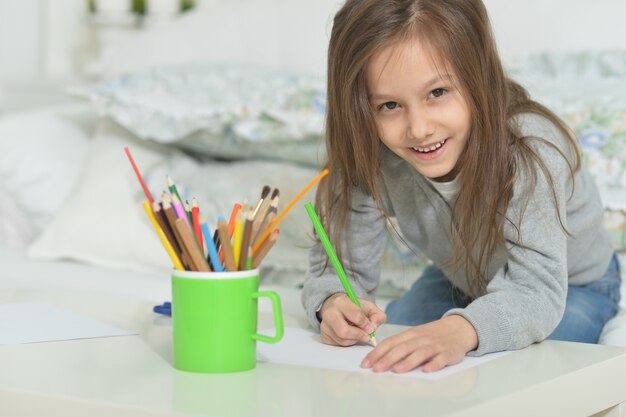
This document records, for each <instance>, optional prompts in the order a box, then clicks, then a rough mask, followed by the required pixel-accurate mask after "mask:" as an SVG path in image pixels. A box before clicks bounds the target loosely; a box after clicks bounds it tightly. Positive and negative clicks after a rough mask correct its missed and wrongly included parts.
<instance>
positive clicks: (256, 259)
mask: <svg viewBox="0 0 626 417" xmlns="http://www.w3.org/2000/svg"><path fill="white" fill-rule="evenodd" d="M279 234H280V230H278V229H274V232H273V233H272V234H270V237H269V238H267V239H266V240H265V242H264V243H263V244H262V245H261V247H260V248H259V250H258V251H256V252H255V253H254V255H253V256H252V269H256V268H258V267H259V265H260V264H261V261H262V260H263V258H265V256H266V255H267V254H268V252H269V251H270V249H272V247H273V246H274V243H276V240H277V239H278V235H279Z"/></svg>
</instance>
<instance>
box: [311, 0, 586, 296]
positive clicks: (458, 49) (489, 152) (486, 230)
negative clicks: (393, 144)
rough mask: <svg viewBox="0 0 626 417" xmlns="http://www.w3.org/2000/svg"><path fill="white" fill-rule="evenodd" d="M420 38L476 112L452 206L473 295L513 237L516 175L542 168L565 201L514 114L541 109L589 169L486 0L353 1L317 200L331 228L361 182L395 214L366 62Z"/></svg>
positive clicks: (457, 247) (337, 41)
mask: <svg viewBox="0 0 626 417" xmlns="http://www.w3.org/2000/svg"><path fill="white" fill-rule="evenodd" d="M411 36H419V37H420V39H421V40H422V41H424V42H426V43H427V44H428V45H429V46H430V50H431V51H435V53H436V54H437V55H438V57H439V58H440V61H441V62H443V63H444V65H446V67H447V68H448V69H450V70H452V72H453V73H454V74H455V75H456V80H457V82H458V84H459V88H460V91H462V94H463V96H464V99H465V100H466V102H467V105H468V107H469V109H470V114H471V116H470V117H471V119H470V120H471V133H470V137H469V139H468V143H467V148H466V150H465V152H464V153H463V157H462V158H461V159H460V160H459V164H460V166H459V168H460V170H461V171H462V172H463V175H462V176H461V180H460V181H461V183H460V190H459V194H458V196H457V199H456V202H455V204H454V206H453V207H452V224H451V225H450V226H451V228H452V231H453V233H452V236H453V247H452V258H451V259H450V264H451V265H452V266H453V268H454V269H455V270H456V269H460V268H462V269H463V270H464V272H465V276H466V277H467V279H468V286H469V288H470V292H471V295H473V296H477V295H479V294H480V293H481V292H482V291H483V290H484V286H485V277H484V271H486V267H487V265H488V264H489V261H490V260H491V257H492V256H493V254H494V252H495V250H496V249H497V247H498V245H500V244H501V243H503V242H504V236H503V226H504V223H505V221H507V219H506V212H507V209H508V207H509V202H510V200H511V198H512V196H513V186H514V183H515V179H516V176H517V175H518V174H519V173H520V172H521V171H522V170H525V171H527V172H528V174H529V177H530V180H529V184H527V186H528V187H530V188H532V187H533V186H534V183H535V182H536V175H537V174H536V168H537V167H539V169H540V170H541V171H542V173H543V174H544V176H545V177H546V178H548V181H550V182H551V183H552V194H553V198H554V202H555V204H557V203H558V202H557V195H556V192H555V191H554V185H553V181H552V178H551V176H550V173H549V170H548V169H547V167H546V166H545V164H544V162H543V161H542V159H541V157H540V156H539V155H537V154H536V152H535V151H534V150H533V147H531V146H530V143H529V142H530V141H529V140H528V138H525V137H523V136H521V135H520V134H519V133H518V131H517V129H516V128H515V126H513V125H512V123H511V118H512V117H513V116H515V115H517V114H520V113H524V112H531V113H536V114H539V115H542V116H544V117H546V118H548V119H549V120H551V121H552V122H553V123H554V124H555V125H556V126H557V127H558V128H559V129H560V130H562V131H563V133H564V134H565V135H566V137H567V138H568V140H569V141H570V142H571V145H572V148H573V149H574V153H575V161H574V162H573V163H571V164H570V165H569V166H570V170H571V174H572V176H573V175H574V172H575V171H576V170H578V169H579V167H580V156H579V153H578V152H579V151H578V147H577V146H576V140H575V138H574V136H573V134H572V133H571V131H570V130H569V129H568V128H567V126H565V124H564V123H563V122H562V121H561V120H560V119H559V118H558V117H557V116H556V115H555V114H554V113H553V112H551V111H550V110H549V109H547V108H546V107H544V106H542V105H540V104H539V103H536V102H534V101H532V100H531V99H530V98H529V95H528V93H527V92H526V90H525V89H524V88H523V87H521V86H520V85H519V84H517V83H516V82H514V81H513V80H511V79H509V78H508V77H507V76H506V74H505V71H504V69H503V67H502V63H501V61H500V58H499V56H498V52H497V49H496V44H495V41H494V38H493V34H492V31H491V25H490V23H489V18H488V15H487V11H486V9H485V7H484V5H483V3H482V1H480V0H347V1H346V3H345V5H344V6H343V7H342V8H341V9H340V10H339V12H337V14H336V15H335V19H334V24H333V29H332V33H331V38H330V44H329V50H328V74H327V78H328V80H327V82H328V86H327V87H328V91H327V97H328V98H327V117H326V137H325V141H326V149H327V154H328V159H327V162H326V167H327V168H328V169H329V170H330V174H329V176H328V178H327V179H326V180H325V181H323V182H322V183H321V184H320V186H319V188H318V191H317V198H316V206H317V210H318V212H319V213H320V214H321V218H322V221H323V223H324V225H325V227H326V228H327V230H328V226H329V223H330V219H331V217H332V223H333V227H332V228H331V230H332V239H333V240H334V241H335V242H339V241H341V239H342V235H343V232H344V229H345V225H346V224H347V222H348V221H349V213H350V199H351V190H352V189H353V187H358V188H360V189H361V190H362V191H363V192H365V193H366V194H368V195H371V196H372V197H373V198H374V200H375V201H376V202H377V204H378V206H379V207H380V208H381V210H383V213H385V212H384V207H383V203H382V198H381V189H380V187H381V182H380V180H381V178H380V155H381V149H382V146H384V145H382V142H381V141H380V139H379V138H378V133H377V130H376V122H375V119H374V113H373V111H372V109H371V105H370V103H369V100H368V95H367V88H366V68H367V65H368V63H369V61H370V59H371V57H372V56H373V55H374V54H375V53H377V52H378V51H380V50H381V49H382V48H385V47H387V46H389V45H391V44H393V43H394V42H398V41H400V40H406V39H408V38H410V37H411ZM547 143H549V142H547ZM557 150H558V149H557ZM561 154H563V152H561ZM563 157H564V158H565V155H563ZM566 159H567V158H566ZM568 163H569V162H568ZM558 216H559V221H560V222H561V226H562V227H563V229H564V230H565V227H564V225H563V221H562V219H561V214H560V213H558ZM518 226H519V225H514V227H516V228H517V227H518ZM518 232H519V229H518ZM471 248H474V249H471ZM475 248H478V250H476V249H475ZM348 256H349V254H348Z"/></svg>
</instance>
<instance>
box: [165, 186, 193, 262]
mask: <svg viewBox="0 0 626 417" xmlns="http://www.w3.org/2000/svg"><path fill="white" fill-rule="evenodd" d="M161 204H163V212H164V213H165V219H166V220H167V222H168V224H169V225H170V228H171V229H172V233H173V234H174V238H175V240H176V242H177V243H178V247H179V248H180V259H181V261H182V262H183V265H185V269H192V265H191V262H190V260H189V257H188V255H187V253H185V248H184V247H183V243H182V242H183V239H182V238H181V236H180V234H179V233H178V229H176V214H175V213H174V209H173V208H172V198H171V197H170V195H169V194H167V193H163V196H162V199H161Z"/></svg>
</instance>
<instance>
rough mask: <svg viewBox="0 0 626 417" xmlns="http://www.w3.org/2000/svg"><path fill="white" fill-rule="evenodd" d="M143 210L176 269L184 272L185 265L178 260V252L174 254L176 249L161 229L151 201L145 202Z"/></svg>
mask: <svg viewBox="0 0 626 417" xmlns="http://www.w3.org/2000/svg"><path fill="white" fill-rule="evenodd" d="M143 209H144V210H145V212H146V214H147V215H148V218H149V219H150V223H152V226H154V230H156V232H157V235H158V236H159V239H160V240H161V243H162V244H163V246H164V247H165V251H166V252H167V254H168V255H169V257H170V259H171V260H172V263H173V264H174V268H176V269H177V270H179V271H184V270H185V268H184V267H183V264H182V262H181V261H180V259H178V255H176V252H174V248H173V247H172V244H171V243H170V241H169V240H167V236H165V233H164V232H163V229H161V226H159V223H157V219H156V218H155V217H154V213H153V212H152V208H151V207H150V202H149V201H147V200H146V201H144V202H143Z"/></svg>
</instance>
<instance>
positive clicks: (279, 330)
mask: <svg viewBox="0 0 626 417" xmlns="http://www.w3.org/2000/svg"><path fill="white" fill-rule="evenodd" d="M259 297H268V298H269V299H270V300H272V308H273V310H274V326H276V334H275V335H274V337H269V336H265V335H262V334H258V333H255V334H253V335H252V338H253V339H256V340H258V341H260V342H265V343H276V342H278V341H279V340H280V339H282V338H283V334H284V332H285V329H284V328H283V313H282V308H281V306H280V298H279V297H278V294H276V292H274V291H261V292H255V293H252V298H259Z"/></svg>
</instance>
